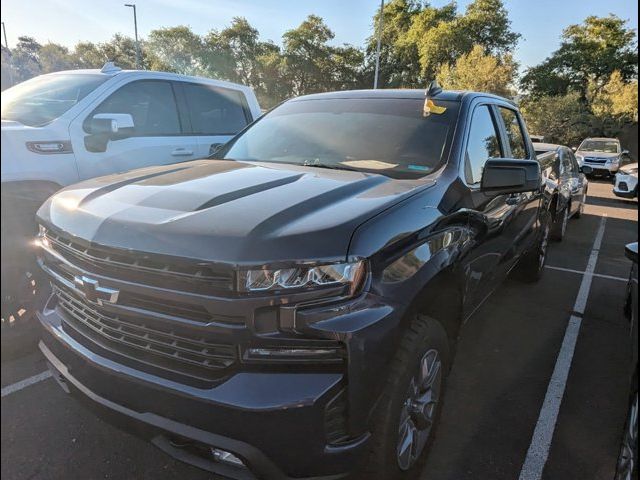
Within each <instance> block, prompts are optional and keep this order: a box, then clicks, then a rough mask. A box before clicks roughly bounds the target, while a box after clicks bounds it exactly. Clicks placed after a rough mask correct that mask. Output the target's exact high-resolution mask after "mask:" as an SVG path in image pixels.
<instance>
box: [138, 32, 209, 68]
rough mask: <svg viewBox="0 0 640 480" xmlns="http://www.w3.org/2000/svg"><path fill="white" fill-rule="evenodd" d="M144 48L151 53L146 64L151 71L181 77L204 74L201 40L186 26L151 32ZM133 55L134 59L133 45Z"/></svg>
mask: <svg viewBox="0 0 640 480" xmlns="http://www.w3.org/2000/svg"><path fill="white" fill-rule="evenodd" d="M145 47H146V48H145V50H149V51H150V52H153V55H152V57H151V58H150V61H149V62H148V63H149V68H150V69H151V70H165V71H170V72H176V73H181V74H183V75H200V74H203V73H205V72H204V69H203V67H202V39H201V38H200V36H198V35H196V34H195V33H193V31H191V28H189V27H187V26H184V25H180V26H177V27H170V28H159V29H157V30H153V31H152V32H151V33H150V34H149V38H148V40H147V42H146V45H145ZM133 53H134V59H135V45H134V50H133Z"/></svg>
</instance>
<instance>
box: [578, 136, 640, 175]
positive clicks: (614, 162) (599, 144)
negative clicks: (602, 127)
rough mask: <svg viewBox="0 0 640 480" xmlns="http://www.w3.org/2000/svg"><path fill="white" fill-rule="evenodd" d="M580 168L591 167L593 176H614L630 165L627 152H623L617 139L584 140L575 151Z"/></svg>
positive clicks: (629, 157)
mask: <svg viewBox="0 0 640 480" xmlns="http://www.w3.org/2000/svg"><path fill="white" fill-rule="evenodd" d="M576 158H577V159H578V164H579V165H580V166H583V165H584V166H587V167H591V169H592V170H593V172H592V173H593V175H606V176H611V175H614V174H615V173H616V172H617V171H618V169H619V168H620V167H622V166H624V165H628V164H630V163H631V156H630V154H629V151H628V150H623V149H622V147H621V146H620V140H618V139H617V138H586V139H584V140H583V141H582V143H581V144H580V146H579V147H578V149H577V150H576Z"/></svg>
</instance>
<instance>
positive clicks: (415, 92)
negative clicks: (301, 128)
mask: <svg viewBox="0 0 640 480" xmlns="http://www.w3.org/2000/svg"><path fill="white" fill-rule="evenodd" d="M426 91H427V90H426V89H408V88H407V89H404V88H399V89H378V90H343V91H339V92H326V93H313V94H311V95H303V96H301V97H296V98H294V99H292V100H293V101H298V100H319V99H324V98H405V99H407V98H415V99H424V98H425V94H426ZM466 96H482V97H491V98H495V99H498V100H502V101H505V102H509V103H511V104H514V102H513V101H512V100H509V99H507V98H503V97H500V96H498V95H493V94H490V93H481V92H471V91H463V90H443V91H442V92H440V93H438V94H437V95H434V96H433V97H432V98H434V99H438V100H449V101H457V102H459V101H461V100H462V98H463V97H466Z"/></svg>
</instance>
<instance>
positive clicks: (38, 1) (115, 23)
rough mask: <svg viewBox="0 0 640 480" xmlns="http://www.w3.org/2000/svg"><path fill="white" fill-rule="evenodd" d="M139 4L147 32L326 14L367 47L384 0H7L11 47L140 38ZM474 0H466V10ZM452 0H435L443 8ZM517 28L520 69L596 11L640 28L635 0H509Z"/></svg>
mask: <svg viewBox="0 0 640 480" xmlns="http://www.w3.org/2000/svg"><path fill="white" fill-rule="evenodd" d="M134 2H135V3H136V5H137V11H138V28H139V33H140V35H141V36H142V37H145V36H146V35H147V34H148V33H149V32H150V31H151V30H153V29H156V28H160V27H169V26H176V25H188V26H190V27H191V28H192V29H193V31H195V32H196V33H199V34H204V33H206V32H208V31H209V30H211V29H222V28H224V27H225V26H227V25H228V24H229V23H230V21H231V19H232V18H233V17H235V16H242V17H246V18H247V20H249V23H251V25H253V26H254V27H255V28H257V29H258V30H259V31H260V34H261V38H262V39H264V40H273V41H274V42H276V43H278V44H280V43H281V37H282V34H283V33H284V32H285V31H287V30H289V29H291V28H295V27H296V26H298V25H299V24H300V23H301V22H302V21H303V20H304V19H305V18H306V17H307V16H308V15H310V14H312V13H313V14H316V15H319V16H321V17H322V18H324V20H325V22H326V23H327V25H328V26H329V27H330V28H331V29H332V30H333V31H334V33H335V39H334V42H333V43H335V44H342V43H351V44H353V45H356V46H362V45H364V42H365V40H366V39H367V37H369V36H370V35H371V31H372V17H373V14H374V13H375V11H376V9H378V8H379V7H380V0H126V1H125V0H2V15H1V17H2V21H3V22H5V25H6V29H7V38H8V41H9V46H10V47H13V46H14V45H15V43H16V41H17V39H18V37H19V36H22V35H28V36H32V37H34V38H35V39H36V40H37V41H39V42H40V43H46V42H47V41H51V42H55V43H60V44H62V45H66V46H69V47H71V46H73V45H75V44H76V43H77V42H78V41H87V40H88V41H92V42H101V41H105V40H108V39H109V38H111V37H112V36H113V34H114V33H118V32H119V33H124V34H127V35H131V36H133V12H132V11H131V9H130V8H126V7H125V6H124V3H134ZM469 2H470V0H459V1H458V8H459V9H460V10H463V9H464V8H465V7H466V5H467V4H468V3H469ZM446 3H448V1H447V0H432V1H431V4H432V5H434V6H442V5H444V4H446ZM505 5H506V7H507V10H508V11H509V17H510V19H511V21H512V27H513V29H514V30H515V31H516V32H519V33H521V34H522V39H521V41H520V44H519V46H518V49H517V51H516V60H517V61H518V62H519V63H520V64H521V67H523V68H526V67H527V66H531V65H536V64H538V63H540V62H541V61H542V60H544V59H545V58H546V57H547V56H549V55H550V54H551V53H552V52H553V51H554V50H555V49H557V48H558V46H559V42H560V35H561V33H562V30H563V29H564V28H565V27H566V26H567V25H570V24H575V23H580V22H582V21H583V20H584V19H585V18H586V17H588V16H589V15H599V16H602V15H608V14H609V13H614V14H616V15H618V16H619V17H622V18H624V19H628V20H629V21H630V23H629V25H630V26H631V27H632V28H635V29H637V28H638V4H637V2H636V1H635V0H604V1H603V0H506V1H505Z"/></svg>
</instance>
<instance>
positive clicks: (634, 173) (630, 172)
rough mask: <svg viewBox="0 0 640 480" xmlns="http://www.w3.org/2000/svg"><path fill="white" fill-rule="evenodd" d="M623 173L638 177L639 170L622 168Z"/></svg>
mask: <svg viewBox="0 0 640 480" xmlns="http://www.w3.org/2000/svg"><path fill="white" fill-rule="evenodd" d="M620 172H621V173H624V174H625V175H637V174H638V168H637V167H636V168H624V167H623V168H621V169H620Z"/></svg>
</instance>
